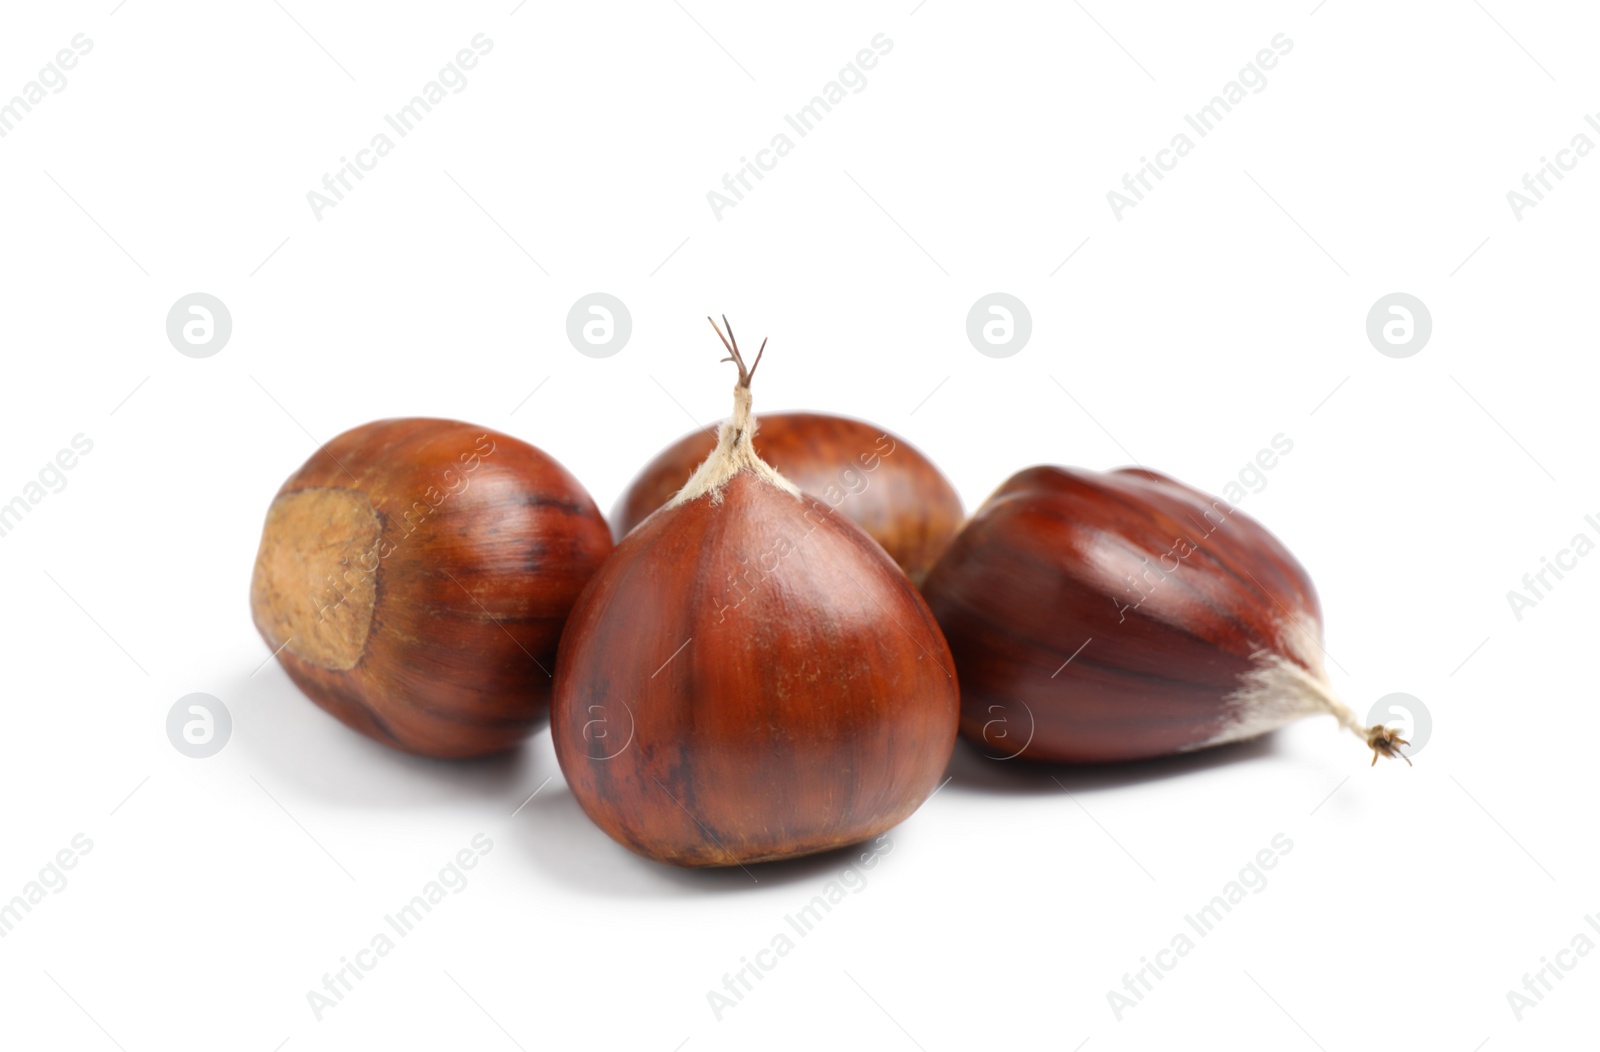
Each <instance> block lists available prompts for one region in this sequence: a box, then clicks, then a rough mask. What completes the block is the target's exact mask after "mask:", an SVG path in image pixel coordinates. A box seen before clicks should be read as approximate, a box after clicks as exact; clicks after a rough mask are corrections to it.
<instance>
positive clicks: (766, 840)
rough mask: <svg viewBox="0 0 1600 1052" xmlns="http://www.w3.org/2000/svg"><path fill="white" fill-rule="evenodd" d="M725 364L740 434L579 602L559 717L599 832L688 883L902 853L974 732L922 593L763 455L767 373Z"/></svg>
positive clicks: (570, 778)
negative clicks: (850, 849) (757, 386)
mask: <svg viewBox="0 0 1600 1052" xmlns="http://www.w3.org/2000/svg"><path fill="white" fill-rule="evenodd" d="M713 324H715V323H713ZM719 335H720V331H719ZM730 335H731V331H730ZM727 342H728V348H729V355H730V357H731V358H732V360H733V361H734V362H735V363H736V364H737V365H738V369H739V384H738V386H737V387H735V388H734V402H735V412H734V414H733V417H732V418H731V419H730V420H728V421H727V422H725V423H723V425H722V426H721V428H720V430H719V433H718V438H717V446H716V448H715V449H714V450H713V452H712V453H711V455H710V456H709V457H708V458H707V460H706V461H705V463H704V464H702V465H701V466H700V468H699V470H698V471H696V472H695V473H694V475H693V477H691V478H690V479H689V480H688V482H687V483H686V485H685V486H684V487H683V489H682V490H681V491H680V492H679V493H678V494H677V496H675V497H674V498H673V499H672V500H671V501H670V502H669V503H668V505H667V506H666V507H663V508H661V509H659V510H657V511H656V512H654V513H653V514H652V515H650V516H649V517H648V518H646V519H645V520H644V522H642V523H641V524H640V525H639V526H638V527H637V528H636V529H634V530H633V532H631V533H629V534H628V535H627V536H626V537H624V538H623V540H622V542H621V543H620V544H619V545H618V547H617V550H616V552H615V553H614V554H613V555H612V557H611V558H610V559H609V560H608V561H607V562H606V564H605V565H604V566H602V567H601V568H600V570H599V572H598V573H596V574H595V576H594V579H593V580H591V581H590V582H589V585H588V587H587V588H585V589H584V592H583V595H582V596H580V597H579V599H578V602H577V604H576V605H575V606H574V607H573V610H572V616H571V618H570V620H569V621H568V624H567V631H566V634H565V635H564V636H563V637H562V640H561V650H560V654H559V656H558V658H557V661H556V682H555V699H554V702H553V707H552V710H551V723H550V732H551V737H552V739H553V741H554V743H555V750H556V758H557V759H558V760H559V762H560V764H561V770H562V773H563V774H565V775H566V779H567V783H568V785H569V786H570V787H571V789H572V793H573V795H574V797H576V799H577V801H578V803H579V805H580V806H581V807H582V808H583V810H584V811H585V812H586V813H587V814H588V815H589V817H590V818H592V819H593V820H594V821H595V823H596V824H598V825H599V826H600V828H601V829H603V830H604V831H605V832H606V833H607V834H609V835H610V836H611V837H613V838H614V839H616V840H617V841H619V842H620V843H622V844H623V845H624V846H626V847H628V848H630V849H631V850H633V851H635V852H638V853H639V854H641V855H644V856H645V857H647V858H651V859H655V860H657V861H661V862H667V863H672V864H675V865H681V866H731V865H745V864H747V863H754V862H761V861H767V860H772V859H782V858H792V857H795V856H799V855H806V854H811V853H814V852H819V851H826V850H829V849H831V848H836V847H841V846H844V845H847V844H852V843H857V842H859V841H863V840H867V839H870V838H872V837H874V836H877V835H879V834H881V833H883V832H884V831H886V830H888V829H889V828H891V827H893V826H894V825H896V824H898V823H899V822H900V821H902V820H903V819H905V818H906V817H907V816H909V815H910V814H911V813H912V812H913V811H915V810H916V809H917V807H919V806H920V805H921V804H922V802H923V801H924V800H925V799H926V798H927V797H928V796H929V795H930V794H931V793H932V792H933V791H934V789H935V787H936V786H937V784H938V782H939V779H940V778H941V777H942V776H943V773H944V769H945V766H946V764H947V763H948V761H949V759H950V754H951V752H952V750H953V748H954V746H955V740H956V723H957V718H958V710H959V700H958V697H957V691H956V680H955V677H954V674H953V669H952V663H951V660H950V651H949V649H948V648H947V647H946V645H945V642H944V637H943V636H942V635H941V634H940V632H939V626H938V624H937V623H936V622H935V621H934V619H933V615H932V613H931V612H929V610H928V607H927V604H926V603H924V602H923V600H922V597H921V596H920V595H918V593H917V590H916V588H915V587H913V586H912V584H911V581H910V580H909V579H908V578H907V577H906V575H905V574H904V573H902V572H901V570H900V568H899V567H898V566H896V565H895V563H894V561H893V560H892V559H890V558H889V556H888V555H887V554H886V553H885V552H884V550H883V548H882V547H880V546H879V545H878V544H877V543H876V542H874V541H873V540H872V539H871V538H870V537H868V536H867V534H866V533H865V532H864V531H862V530H861V529H860V527H858V526H856V525H855V524H854V523H852V522H851V521H850V520H848V519H847V518H845V517H844V516H843V515H840V514H837V513H836V512H834V511H833V510H832V509H831V508H829V507H828V506H827V505H826V504H825V503H824V502H823V501H821V500H819V499H818V498H816V497H812V496H804V495H802V494H801V493H800V491H799V490H798V488H796V487H795V485H794V484H793V483H792V482H790V481H789V480H788V479H786V478H784V477H783V476H782V475H780V474H779V473H778V472H777V471H775V470H774V469H773V468H772V467H771V466H770V465H768V464H767V463H765V462H764V461H763V460H762V459H761V458H760V457H759V456H758V455H757V454H756V452H755V448H754V445H753V443H752V441H751V439H752V437H753V435H754V431H755V421H754V418H753V417H752V416H751V413H750V380H751V377H752V375H753V373H754V370H755V367H756V366H759V364H760V360H761V359H760V355H759V354H758V355H757V358H756V366H752V367H751V368H750V369H749V370H746V368H745V365H744V360H743V358H742V356H741V355H740V354H739V353H738V351H737V344H734V343H732V342H731V339H730V340H729V341H727ZM763 346H765V345H763Z"/></svg>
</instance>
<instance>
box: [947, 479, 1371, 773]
mask: <svg viewBox="0 0 1600 1052" xmlns="http://www.w3.org/2000/svg"><path fill="white" fill-rule="evenodd" d="M923 593H924V595H925V596H926V597H927V600H928V604H929V606H930V607H931V608H932V609H933V612H934V614H935V616H936V617H937V618H938V619H939V624H940V625H941V626H942V627H943V629H944V632H945V636H946V638H947V639H948V640H949V642H950V648H951V652H952V653H953V654H954V655H955V661H956V668H957V669H958V670H959V672H960V675H961V686H962V719H961V730H962V734H963V735H964V736H966V737H967V738H968V739H969V740H970V741H971V742H973V743H974V744H975V745H976V746H977V747H978V748H979V749H980V750H981V751H983V752H984V753H986V754H988V755H990V756H991V757H994V758H996V759H1010V758H1012V757H1014V756H1022V757H1025V758H1027V759H1032V760H1042V761H1051V762H1071V763H1102V762H1108V761H1118V760H1137V759H1144V758H1148V757H1156V756H1165V755H1170V754H1173V753H1179V752H1185V751H1188V750H1192V749H1197V748H1202V747H1204V746H1208V745H1215V744H1221V743H1223V742H1226V741H1237V740H1242V739H1245V738H1249V737H1254V736H1256V735H1258V734H1261V733H1264V732H1265V731H1268V730H1271V729H1273V727H1275V726H1278V725H1281V724H1283V723H1286V722H1288V721H1289V720H1291V719H1297V718H1300V717H1302V716H1306V715H1313V714H1316V713H1318V712H1334V713H1335V714H1336V715H1337V714H1338V711H1340V710H1342V706H1340V707H1339V709H1338V710H1336V709H1335V708H1334V707H1333V706H1335V705H1337V702H1327V701H1325V699H1326V698H1330V697H1331V695H1330V694H1328V693H1327V692H1326V690H1325V689H1324V686H1323V685H1324V684H1325V683H1326V674H1325V673H1324V672H1323V671H1322V663H1321V642H1320V641H1321V634H1322V629H1321V623H1322V621H1321V608H1320V605H1319V603H1318V600H1317V594H1316V589H1315V588H1314V587H1313V586H1312V583H1311V579H1310V577H1309V576H1308V575H1307V574H1306V571H1305V570H1304V569H1303V568H1302V567H1301V565H1300V564H1299V563H1298V562H1296V561H1295V558H1294V557H1293V556H1292V555H1290V554H1289V552H1288V550H1287V549H1286V548H1284V546H1283V545H1282V544H1281V543H1280V542H1279V541H1278V539H1277V538H1275V537H1274V536H1273V535H1272V534H1271V533H1269V532H1267V530H1266V529H1265V528H1264V527H1262V526H1261V525H1260V524H1259V523H1257V522H1256V521H1255V520H1253V519H1251V518H1250V517H1249V516H1247V515H1245V514H1243V513H1242V512H1239V511H1238V510H1237V509H1234V508H1233V507H1232V506H1231V505H1229V504H1227V503H1226V502H1225V501H1222V500H1220V499H1217V498H1213V497H1209V496H1207V495H1205V494H1203V493H1201V492H1200V491H1198V490H1195V489H1192V488H1190V487H1189V486H1186V485H1184V484H1183V483H1181V482H1177V481H1175V480H1173V479H1170V478H1167V477H1165V476H1163V475H1159V474H1157V473H1155V472H1152V471H1146V470H1143V469H1132V468H1124V469H1122V470H1118V471H1111V472H1105V473H1101V472H1089V471H1076V470H1071V469H1066V468H1057V467H1033V468H1029V469H1027V470H1025V471H1022V472H1020V473H1018V474H1017V475H1014V476H1013V477H1012V478H1010V479H1009V480H1008V481H1007V482H1006V483H1005V484H1004V485H1002V486H1001V487H1000V488H999V489H998V490H997V491H996V492H995V493H994V495H993V496H991V497H990V498H989V499H988V500H987V501H986V502H985V503H984V505H983V506H982V507H981V508H980V509H979V510H978V512H977V513H976V514H975V515H974V516H973V518H972V521H971V522H969V523H968V524H967V526H966V528H965V529H964V530H962V532H961V533H960V534H959V535H958V536H957V537H956V539H955V540H954V541H953V542H952V543H951V545H950V547H949V548H948V549H947V550H946V551H945V554H944V556H943V558H941V559H940V560H939V563H938V564H937V565H936V566H935V567H934V568H933V571H932V572H931V573H930V574H929V575H928V579H927V581H926V583H925V585H924V588H923ZM1263 677H1265V678H1263ZM1342 711H1344V712H1345V715H1344V716H1341V717H1340V719H1341V723H1345V722H1347V716H1348V710H1342ZM1352 729H1356V730H1357V733H1362V732H1361V731H1360V730H1359V729H1358V728H1356V727H1352ZM1369 744H1371V742H1369Z"/></svg>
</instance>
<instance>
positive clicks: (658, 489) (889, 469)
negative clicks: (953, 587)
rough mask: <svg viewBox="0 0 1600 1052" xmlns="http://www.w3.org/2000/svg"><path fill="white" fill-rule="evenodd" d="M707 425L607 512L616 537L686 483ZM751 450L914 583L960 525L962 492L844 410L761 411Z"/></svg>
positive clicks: (707, 442)
mask: <svg viewBox="0 0 1600 1052" xmlns="http://www.w3.org/2000/svg"><path fill="white" fill-rule="evenodd" d="M716 444H717V442H716V437H715V436H714V435H713V434H711V433H710V432H708V431H695V432H692V433H690V434H687V435H685V436H683V437H682V438H680V439H679V440H678V441H676V442H674V443H673V444H672V445H670V446H668V447H667V448H666V449H664V450H662V451H661V453H660V454H658V455H657V456H656V458H655V459H654V460H652V461H651V462H650V463H649V464H647V465H645V467H644V469H643V470H642V471H640V472H639V474H638V476H637V477H636V478H635V479H634V480H633V482H632V483H630V484H629V486H628V488H627V490H625V491H624V492H623V495H622V498H621V499H620V500H619V501H618V502H617V506H616V508H615V509H614V510H613V511H612V516H611V517H612V526H613V528H614V529H615V530H616V531H617V537H618V539H619V540H620V539H621V538H622V536H623V535H625V534H627V533H628V531H630V530H632V529H633V528H634V527H635V526H637V525H638V524H639V523H641V522H643V521H644V519H645V517H646V516H647V515H649V514H650V513H651V512H653V511H655V510H656V509H657V508H659V507H661V506H662V505H663V504H665V503H666V502H667V501H668V500H670V499H671V498H672V495H673V494H675V493H677V492H678V490H679V489H681V488H682V487H683V484H684V481H685V480H686V479H688V477H689V476H690V475H691V474H692V473H693V472H694V470H695V468H697V467H699V466H700V464H701V462H703V461H704V460H705V459H706V457H707V456H709V455H710V453H711V451H712V449H713V448H714V447H715V446H716ZM755 449H756V453H757V454H758V455H759V456H760V457H761V459H762V460H765V461H766V462H767V463H769V464H771V465H772V466H773V467H774V468H776V469H777V470H778V472H779V473H780V474H782V475H783V476H784V477H785V478H787V479H789V480H790V481H791V482H793V483H794V484H795V485H797V486H799V487H800V489H801V490H802V491H804V492H806V493H809V494H811V495H812V496H815V497H818V498H820V499H821V500H823V501H824V502H825V503H827V504H828V505H830V506H831V507H832V508H833V509H834V510H835V511H838V512H839V513H840V514H842V515H844V516H846V517H847V518H849V519H850V520H851V521H853V522H854V523H855V524H856V525H858V526H860V527H861V528H862V529H864V530H866V531H867V533H868V534H869V535H870V536H871V537H872V539H873V540H875V541H877V542H878V543H879V544H881V545H883V548H884V550H885V551H887V552H888V553H889V556H890V558H892V559H894V561H895V562H897V563H899V564H900V568H901V569H903V570H904V571H905V572H906V573H907V574H908V575H909V576H910V577H911V579H912V580H913V581H920V580H921V579H922V577H923V576H924V575H925V574H926V573H927V571H928V568H929V567H931V566H932V565H933V563H934V560H936V559H937V558H938V557H939V553H940V552H942V551H943V550H944V547H945V545H947V544H948V543H950V538H951V537H954V536H955V533H956V531H957V530H959V529H960V528H961V522H962V519H963V518H964V516H965V512H964V510H963V509H962V506H961V497H960V496H959V495H958V494H957V493H956V491H955V487H953V486H952V485H951V484H950V482H949V480H948V479H946V478H945V477H944V475H943V474H942V473H941V472H940V471H939V469H938V468H937V467H936V466H934V464H933V462H932V461H931V460H929V459H928V458H927V457H926V456H924V455H923V454H922V453H921V452H920V451H919V450H917V449H916V448H915V447H914V446H912V445H911V444H910V443H909V442H907V441H906V440H905V439H903V438H900V437H899V436H897V435H891V434H889V433H888V432H886V431H884V430H883V429H882V428H880V427H878V426H876V425H874V424H868V423H864V422H862V421H860V420H852V419H850V418H848V417H842V416H831V415H827V414H823V413H773V414H770V415H763V416H762V417H761V423H760V428H759V430H757V432H756V436H755Z"/></svg>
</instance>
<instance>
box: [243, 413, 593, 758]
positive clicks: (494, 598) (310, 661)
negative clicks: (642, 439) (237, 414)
mask: <svg viewBox="0 0 1600 1052" xmlns="http://www.w3.org/2000/svg"><path fill="white" fill-rule="evenodd" d="M611 547H612V545H611V534H610V531H609V530H608V528H607V527H606V523H605V520H604V519H603V518H602V517H601V515H600V512H599V510H598V509H597V508H596V507H595V503H594V501H593V500H592V499H590V497H589V494H588V493H587V492H586V491H585V490H584V488H583V486H582V485H580V484H579V482H578V480H577V479H575V478H573V477H572V476H571V475H570V474H568V473H567V471H566V469H565V468H563V467H562V466H561V465H560V464H558V463H556V461H555V460H553V459H552V458H550V457H549V456H547V455H546V454H544V453H542V452H540V451H539V450H538V449H535V448H534V447H533V446H531V445H529V444H527V443H526V442H522V441H519V440H518V439H515V438H512V437H510V436H509V435H504V434H501V433H500V432H498V431H491V430H489V429H487V428H482V427H476V426H474V425H471V424H464V423H459V422H457V421H453V420H431V419H399V420H380V421H377V422H375V423H370V424H366V425H363V426H361V427H358V428H355V429H353V430H350V431H346V432H345V433H344V434H342V435H339V436H338V437H337V438H335V439H333V440H332V441H331V442H329V443H328V444H327V445H326V446H324V447H323V448H322V449H320V450H318V451H317V452H316V453H315V454H313V455H312V457H311V459H310V460H308V461H306V463H305V464H304V465H303V466H302V467H301V468H300V470H298V471H296V472H295V473H294V474H293V475H291V476H290V477H289V479H288V481H287V482H285V483H284V484H283V487H282V489H280V490H279V491H278V495H277V497H276V498H275V499H274V500H273V502H272V506H271V507H270V508H269V509H268V511H267V520H266V526H265V528H264V529H263V531H262V535H261V547H260V550H259V552H258V553H257V555H256V562H255V573H254V576H253V578H252V580H251V583H250V607H251V612H252V614H253V615H254V618H255V623H256V628H257V629H258V630H259V631H260V633H261V638H262V639H264V640H266V643H267V646H268V647H269V648H271V649H272V651H273V652H274V653H275V654H276V655H277V658H278V660H279V661H280V662H281V663H282V664H283V667H284V669H285V671H287V672H288V674H289V678H290V679H292V680H293V681H294V683H295V685H296V686H298V687H299V688H300V689H301V690H302V691H303V692H304V693H305V694H306V696H307V697H309V698H310V699H311V700H312V701H314V702H316V703H317V704H318V705H320V706H321V707H322V708H324V709H326V710H327V711H328V712H330V713H332V714H333V715H334V716H336V717H338V718H339V719H340V720H342V721H343V722H344V723H346V724H347V725H349V726H351V727H353V728H355V729H356V730H358V731H360V732H361V733H363V734H366V735H368V736H369V737H372V738H374V739H376V740H378V741H380V742H383V743H384V744H385V745H391V746H394V747H395V748H397V749H403V750H405V751H407V752H413V753H420V754H422V755H426V756H438V757H467V756H480V755H483V754H486V753H492V752H497V751H500V750H503V749H507V748H510V747H511V746H513V745H516V744H517V743H518V742H520V741H521V740H522V739H523V738H524V737H525V736H527V735H528V734H529V733H530V732H531V731H533V730H534V729H536V728H537V727H538V726H539V725H540V724H541V723H542V722H543V720H544V719H545V717H546V715H547V713H548V707H549V699H550V690H551V675H552V673H551V667H552V666H553V665H554V662H555V652H556V645H557V642H558V641H559V639H560V636H561V629H562V626H563V625H564V624H565V623H566V618H567V614H568V612H569V611H570V610H571V608H572V604H573V602H574V601H575V600H576V599H577V597H578V593H579V592H580V591H581V590H582V589H583V586H584V585H585V584H587V583H588V580H589V578H590V576H591V575H592V574H593V573H594V571H595V570H596V569H597V568H598V567H599V566H600V564H601V562H602V561H604V559H605V558H606V556H607V554H609V552H610V551H611Z"/></svg>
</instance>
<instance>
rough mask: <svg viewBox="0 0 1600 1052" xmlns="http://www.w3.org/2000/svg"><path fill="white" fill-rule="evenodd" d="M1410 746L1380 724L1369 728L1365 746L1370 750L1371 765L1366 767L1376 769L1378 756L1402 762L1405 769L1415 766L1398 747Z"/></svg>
mask: <svg viewBox="0 0 1600 1052" xmlns="http://www.w3.org/2000/svg"><path fill="white" fill-rule="evenodd" d="M1410 744H1411V743H1410V742H1408V741H1406V740H1405V739H1404V738H1402V737H1400V736H1399V735H1398V734H1396V733H1395V732H1394V731H1392V730H1390V729H1389V728H1388V727H1385V726H1384V725H1383V724H1381V723H1380V724H1377V725H1376V726H1373V727H1369V728H1368V729H1367V745H1368V747H1370V748H1371V749H1372V763H1370V764H1368V765H1367V766H1369V767H1376V766H1377V764H1378V757H1379V756H1383V757H1385V758H1387V759H1391V760H1393V759H1396V758H1398V759H1401V760H1404V761H1405V762H1406V766H1407V767H1414V766H1416V765H1415V764H1413V763H1412V762H1411V757H1409V756H1407V755H1406V754H1405V753H1403V752H1401V751H1400V746H1402V745H1410Z"/></svg>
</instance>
